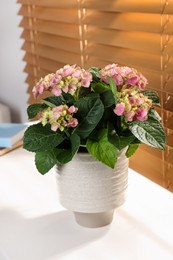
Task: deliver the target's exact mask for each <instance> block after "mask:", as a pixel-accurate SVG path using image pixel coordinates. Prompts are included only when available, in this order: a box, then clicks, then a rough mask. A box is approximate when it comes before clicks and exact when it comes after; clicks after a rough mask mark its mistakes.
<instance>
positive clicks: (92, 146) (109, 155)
mask: <svg viewBox="0 0 173 260" xmlns="http://www.w3.org/2000/svg"><path fill="white" fill-rule="evenodd" d="M86 147H87V150H88V151H89V153H90V154H91V155H92V156H93V157H94V158H96V159H97V160H99V161H101V162H102V163H104V164H106V165H107V166H109V167H111V168H114V167H115V163H116V161H117V154H118V150H117V148H116V147H115V146H114V145H112V144H111V143H110V142H109V141H108V138H107V130H106V129H103V130H101V131H100V132H99V133H98V138H97V140H96V139H88V140H87V143H86Z"/></svg>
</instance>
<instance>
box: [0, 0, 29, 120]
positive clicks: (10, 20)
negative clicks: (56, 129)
mask: <svg viewBox="0 0 173 260" xmlns="http://www.w3.org/2000/svg"><path fill="white" fill-rule="evenodd" d="M19 8H20V5H19V4H17V1H16V0H1V16H0V102H1V103H3V104H5V105H8V106H9V107H10V112H11V117H12V121H13V122H24V121H26V120H27V114H26V109H27V99H28V94H27V93H26V91H27V84H26V83H25V79H26V76H27V74H26V73H24V72H23V69H24V67H25V63H24V62H23V61H22V58H23V56H24V52H23V51H22V50H21V46H22V44H23V41H22V39H20V35H21V32H22V28H19V23H20V21H21V19H22V18H21V16H19V15H18V14H17V13H18V11H19Z"/></svg>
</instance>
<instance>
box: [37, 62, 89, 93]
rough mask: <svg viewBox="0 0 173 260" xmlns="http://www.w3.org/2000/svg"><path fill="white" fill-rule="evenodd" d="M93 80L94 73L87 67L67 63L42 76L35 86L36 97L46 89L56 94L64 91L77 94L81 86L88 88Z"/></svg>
mask: <svg viewBox="0 0 173 260" xmlns="http://www.w3.org/2000/svg"><path fill="white" fill-rule="evenodd" d="M91 81H92V75H91V73H89V72H88V71H86V70H85V69H81V68H80V67H78V66H76V65H72V66H70V65H65V66H64V67H63V68H60V69H59V70H57V71H56V73H51V74H48V75H46V76H45V77H44V78H41V79H40V81H39V82H37V84H36V85H35V86H34V88H33V91H32V92H33V94H34V97H35V98H37V97H38V96H39V95H41V94H43V92H44V91H50V92H51V93H53V94H54V95H55V96H60V95H61V94H62V91H63V92H65V93H70V94H71V95H72V96H74V95H75V93H76V91H77V90H78V89H79V88H81V87H84V88H88V87H89V86H90V82H91Z"/></svg>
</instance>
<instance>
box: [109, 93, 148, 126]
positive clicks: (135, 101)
mask: <svg viewBox="0 0 173 260" xmlns="http://www.w3.org/2000/svg"><path fill="white" fill-rule="evenodd" d="M118 101H119V103H118V104H117V105H116V107H115V109H114V113H115V114H116V115H118V116H122V115H124V116H125V118H126V120H127V121H128V122H131V121H134V120H139V121H145V120H147V116H148V111H149V109H150V108H151V107H152V100H151V99H149V98H148V97H147V96H144V95H143V94H142V93H139V92H137V91H136V90H135V89H133V90H132V89H125V90H123V91H122V92H118Z"/></svg>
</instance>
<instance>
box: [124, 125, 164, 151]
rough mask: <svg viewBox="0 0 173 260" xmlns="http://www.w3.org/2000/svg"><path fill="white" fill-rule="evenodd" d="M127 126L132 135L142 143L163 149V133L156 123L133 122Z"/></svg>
mask: <svg viewBox="0 0 173 260" xmlns="http://www.w3.org/2000/svg"><path fill="white" fill-rule="evenodd" d="M128 125H129V129H130V131H131V132H132V133H133V135H134V136H136V138H137V139H138V140H140V141H141V142H142V143H144V144H147V145H149V146H152V147H154V148H158V149H162V150H163V149H164V148H165V142H166V140H165V132H164V129H163V126H162V125H161V124H160V123H159V122H158V121H151V120H147V121H143V122H141V121H133V122H131V123H128Z"/></svg>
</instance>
